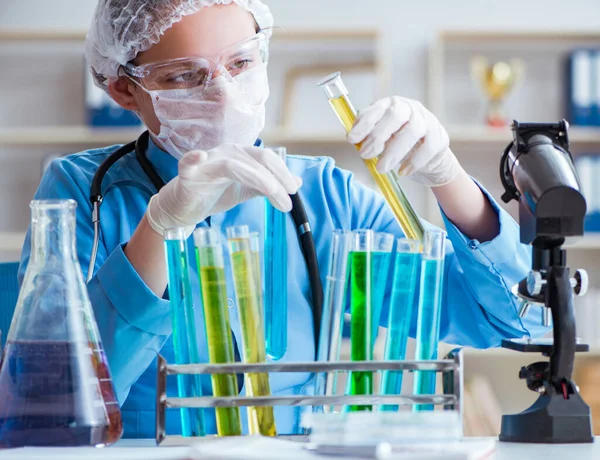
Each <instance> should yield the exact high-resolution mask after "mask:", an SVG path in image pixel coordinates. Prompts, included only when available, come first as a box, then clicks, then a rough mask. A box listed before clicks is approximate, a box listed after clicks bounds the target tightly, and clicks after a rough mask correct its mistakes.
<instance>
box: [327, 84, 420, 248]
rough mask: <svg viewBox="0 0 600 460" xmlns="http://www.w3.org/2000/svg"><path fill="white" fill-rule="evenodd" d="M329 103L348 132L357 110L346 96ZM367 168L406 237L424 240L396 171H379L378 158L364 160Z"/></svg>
mask: <svg viewBox="0 0 600 460" xmlns="http://www.w3.org/2000/svg"><path fill="white" fill-rule="evenodd" d="M329 103H330V104H331V107H333V110H334V111H335V113H336V114H337V116H338V118H339V119H340V121H341V122H342V125H344V128H345V129H346V131H347V132H350V131H351V130H352V127H353V126H354V121H355V120H356V110H354V107H352V104H351V103H350V101H349V100H348V98H347V97H346V96H341V97H338V98H336V99H330V100H329ZM360 147H361V144H357V145H356V148H357V150H360ZM364 162H365V164H366V165H367V169H368V170H369V172H370V173H371V176H372V177H373V179H374V180H375V182H376V183H377V185H378V187H379V189H380V190H381V193H382V194H383V196H384V198H385V200H386V201H387V203H388V205H389V206H390V208H391V209H392V212H393V213H394V216H395V217H396V220H397V221H398V224H400V228H401V229H402V231H403V232H404V235H405V236H406V238H410V239H412V240H419V241H423V234H424V229H423V225H422V224H421V221H420V220H419V217H418V216H417V213H416V212H415V210H414V209H413V207H412V206H411V204H410V202H409V201H408V198H406V195H405V194H404V192H403V191H402V189H401V188H400V185H399V182H398V178H397V175H396V173H394V172H391V173H387V174H380V173H378V172H377V162H378V159H377V158H372V159H370V160H364Z"/></svg>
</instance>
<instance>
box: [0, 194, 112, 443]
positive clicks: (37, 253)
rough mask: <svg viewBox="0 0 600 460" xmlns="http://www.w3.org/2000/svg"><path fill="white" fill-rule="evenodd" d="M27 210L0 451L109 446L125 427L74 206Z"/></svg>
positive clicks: (1, 376) (1, 398)
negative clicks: (83, 263)
mask: <svg viewBox="0 0 600 460" xmlns="http://www.w3.org/2000/svg"><path fill="white" fill-rule="evenodd" d="M30 206H31V215H32V228H31V258H30V260H29V264H28V266H27V271H26V273H25V278H24V280H23V284H22V286H21V292H20V294H19V300H18V302H17V307H16V310H15V314H14V316H13V320H12V323H11V326H10V330H9V332H8V336H7V341H6V346H5V348H4V352H3V355H2V364H1V366H0V447H21V446H97V447H100V446H106V445H109V444H112V443H114V442H116V441H117V440H118V439H119V438H120V437H121V434H122V431H123V424H122V420H121V412H120V410H119V405H118V403H117V400H116V397H115V391H114V388H113V384H112V380H111V377H110V373H109V370H108V365H107V362H106V356H105V354H104V350H103V348H102V344H101V343H100V336H99V332H98V327H97V325H96V320H95V318H94V315H93V312H92V306H91V303H90V300H89V297H88V294H87V288H86V285H85V283H84V281H83V275H82V272H81V268H80V266H79V262H78V260H77V255H76V250H75V208H76V206H77V204H76V203H75V202H74V201H72V200H57V201H32V202H31V205H30Z"/></svg>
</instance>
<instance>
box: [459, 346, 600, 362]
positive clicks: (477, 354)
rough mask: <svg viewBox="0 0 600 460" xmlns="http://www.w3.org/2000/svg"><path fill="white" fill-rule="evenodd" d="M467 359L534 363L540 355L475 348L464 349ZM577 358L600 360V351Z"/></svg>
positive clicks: (586, 353) (590, 352)
mask: <svg viewBox="0 0 600 460" xmlns="http://www.w3.org/2000/svg"><path fill="white" fill-rule="evenodd" d="M464 355H465V359H466V360H468V359H469V358H496V359H516V360H520V359H523V358H524V357H527V356H529V357H531V360H532V362H533V361H535V359H536V357H540V356H541V354H540V353H520V352H518V351H513V350H507V349H506V348H490V349H487V350H480V349H475V348H465V349H464ZM576 357H577V358H580V357H581V358H600V349H598V348H595V347H594V348H592V347H591V348H590V351H588V352H582V353H577V354H576Z"/></svg>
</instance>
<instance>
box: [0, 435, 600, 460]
mask: <svg viewBox="0 0 600 460" xmlns="http://www.w3.org/2000/svg"><path fill="white" fill-rule="evenodd" d="M278 452H279V451H278ZM247 454H248V455H247V456H244V457H241V456H240V457H233V456H226V457H225V456H223V457H217V456H210V458H211V459H212V458H214V459H217V458H223V459H233V458H240V459H241V458H247V459H250V458H267V457H262V455H265V454H266V455H267V456H268V452H264V451H262V452H261V453H260V454H259V455H261V454H262V455H261V456H260V457H259V456H252V455H251V454H252V453H251V452H247ZM284 455H285V454H284ZM82 458H85V459H86V460H96V459H97V460H105V459H106V460H121V459H122V460H138V459H139V460H195V459H196V458H197V459H200V458H207V457H200V456H197V457H194V456H192V448H191V447H156V445H155V441H154V440H122V441H120V442H118V443H117V444H116V445H115V446H114V447H109V448H106V449H94V448H54V449H52V448H25V449H14V450H5V451H0V460H32V459H35V460H37V459H39V460H80V459H82ZM269 458H274V457H269ZM281 458H290V460H293V457H286V456H283V457H281ZM295 458H297V459H298V460H304V459H307V460H310V459H319V458H321V459H323V458H328V457H322V456H317V455H315V454H311V453H309V452H306V455H302V456H301V457H295ZM329 458H331V457H329ZM337 458H341V457H337ZM345 458H347V459H348V460H354V459H356V460H360V458H359V457H345ZM419 458H420V459H423V458H425V457H419ZM432 458H433V457H432ZM565 458H568V459H569V460H588V459H600V439H596V442H595V443H593V444H560V445H557V444H555V445H552V444H510V443H501V442H498V443H497V444H496V449H495V453H494V454H493V455H492V456H488V457H486V460H535V459H544V460H564V459H565ZM407 459H410V457H407ZM362 460H364V457H363V459H362Z"/></svg>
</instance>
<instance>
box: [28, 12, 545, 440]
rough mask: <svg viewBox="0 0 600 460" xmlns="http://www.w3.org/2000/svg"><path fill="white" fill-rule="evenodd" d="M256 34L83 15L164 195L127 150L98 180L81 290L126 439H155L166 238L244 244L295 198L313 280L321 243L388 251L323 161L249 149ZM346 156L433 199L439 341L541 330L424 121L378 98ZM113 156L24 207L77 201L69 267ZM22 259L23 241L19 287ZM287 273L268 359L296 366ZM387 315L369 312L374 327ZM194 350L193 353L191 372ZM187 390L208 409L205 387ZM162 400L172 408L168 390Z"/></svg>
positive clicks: (309, 339)
mask: <svg viewBox="0 0 600 460" xmlns="http://www.w3.org/2000/svg"><path fill="white" fill-rule="evenodd" d="M272 26H273V17H272V16H271V13H270V11H269V8H268V7H267V6H266V5H265V4H263V3H262V2H261V1H260V0H99V2H98V6H97V9H96V12H95V16H94V19H93V22H92V25H91V28H90V31H89V34H88V37H87V43H86V55H87V59H88V62H89V64H90V66H91V71H92V72H93V75H94V78H95V79H96V82H97V84H98V85H99V86H100V87H101V88H102V89H104V90H105V91H107V92H108V94H110V96H111V97H112V98H113V99H114V100H115V101H116V102H117V103H118V104H120V105H121V106H122V107H124V108H126V109H129V110H132V111H134V112H136V113H137V114H138V115H139V117H140V118H141V119H142V120H143V122H144V124H145V125H146V127H147V128H148V129H149V131H150V133H151V140H150V143H149V146H148V149H147V152H146V153H147V159H148V160H149V162H150V163H151V165H152V167H153V168H154V170H155V171H156V172H157V173H158V175H159V176H160V178H161V179H162V181H164V183H166V186H164V187H163V188H161V189H160V191H158V192H157V189H156V187H155V186H154V185H153V182H152V181H151V180H150V179H149V178H148V176H147V174H145V172H144V170H143V169H142V167H141V166H140V162H139V161H138V160H137V159H136V155H135V154H134V153H133V152H132V153H131V154H128V155H126V156H125V157H124V158H122V159H121V160H119V161H118V162H117V163H116V164H115V165H114V166H113V167H112V168H111V169H110V170H109V171H108V173H107V176H106V177H105V179H104V190H106V189H107V188H108V187H109V186H110V192H109V193H107V194H106V196H105V198H104V205H103V208H102V211H103V212H102V217H103V220H102V224H101V239H100V248H99V251H98V258H97V262H96V265H95V267H94V275H93V278H92V279H91V281H90V282H89V284H88V289H89V295H90V298H91V301H92V304H93V307H94V311H95V315H96V319H97V321H98V326H99V328H100V332H101V336H102V341H103V343H104V348H105V350H106V354H107V356H108V361H109V364H110V368H111V370H112V375H113V379H114V384H115V388H116V391H117V395H118V398H119V401H120V402H121V404H122V410H123V419H124V424H125V436H126V437H145V438H151V437H153V436H154V423H155V418H154V404H155V399H154V398H155V382H156V361H155V360H156V356H157V353H159V352H160V353H161V354H163V355H164V356H165V357H166V358H167V360H168V361H171V362H172V361H173V360H174V357H173V347H172V343H171V339H170V334H171V320H170V315H169V302H168V300H165V291H166V286H167V273H166V263H165V259H164V249H163V232H164V231H165V229H168V228H172V227H186V228H187V229H188V230H189V231H190V232H191V231H192V230H193V229H194V228H195V227H198V226H207V225H211V226H218V227H221V228H223V229H225V228H226V227H229V226H232V225H245V224H247V225H249V226H250V227H251V228H252V229H255V230H260V229H262V225H263V223H262V221H263V215H264V214H263V213H264V201H263V200H260V199H258V200H256V199H252V198H255V197H267V198H268V199H269V200H270V202H271V203H273V205H274V206H276V207H277V208H279V209H280V210H281V211H286V212H287V211H290V209H291V207H292V204H291V201H290V198H289V194H294V193H296V192H298V191H299V190H300V195H301V196H302V199H303V200H304V203H305V207H306V210H307V214H308V218H309V221H310V222H312V225H313V229H314V238H315V246H316V250H317V254H318V261H319V265H320V266H321V267H325V268H326V266H327V260H328V255H329V249H330V242H331V235H332V232H333V230H334V229H337V228H344V229H366V228H370V229H373V230H375V231H378V232H388V233H393V234H395V235H397V236H398V237H400V236H402V232H401V230H400V228H399V226H398V224H397V223H396V221H395V219H394V216H393V214H392V212H391V210H390V209H389V208H388V207H387V205H386V203H385V202H384V200H383V198H382V197H381V196H380V195H379V194H378V193H376V192H374V191H372V190H371V189H369V188H367V187H365V186H363V185H361V184H359V183H357V182H356V181H354V180H353V178H352V174H350V173H349V172H347V171H344V170H341V169H339V168H337V167H336V166H335V164H334V162H333V160H331V159H327V158H313V157H298V156H291V157H289V158H288V160H287V166H286V164H284V163H283V162H282V161H281V160H280V159H279V158H278V157H277V156H276V155H275V154H274V153H273V152H272V151H271V150H268V149H266V148H263V147H262V145H261V141H260V140H257V139H259V135H260V133H261V131H262V129H263V126H264V122H265V102H266V100H267V98H268V96H269V85H268V80H267V56H268V52H267V51H268V43H269V38H270V28H271V27H272ZM348 141H349V142H350V143H352V144H355V143H358V142H363V147H362V150H361V152H360V153H361V155H362V157H363V158H373V157H376V156H379V155H381V157H380V161H379V166H378V168H379V170H380V171H382V172H385V171H390V170H393V169H395V170H399V169H401V171H402V173H403V174H404V175H407V176H409V177H410V178H412V179H414V180H415V181H418V182H420V183H421V184H425V185H427V186H430V187H431V188H432V190H433V193H434V194H435V196H436V197H437V200H438V201H439V204H440V206H441V209H442V210H443V213H444V220H445V223H446V227H447V231H448V238H449V240H450V241H449V243H450V244H448V250H447V256H446V264H445V267H446V276H445V280H446V281H445V282H446V284H445V286H444V295H443V312H442V320H441V338H442V339H443V340H444V341H445V342H449V343H455V344H464V345H471V346H475V347H490V346H495V345H498V344H499V342H500V341H501V339H503V338H509V337H522V336H527V335H536V334H538V333H539V332H541V330H540V329H539V328H541V326H540V327H539V328H538V326H536V325H535V324H534V323H533V322H526V321H525V320H521V319H519V317H518V314H517V305H516V302H515V299H513V297H512V295H511V293H510V291H509V287H510V286H512V285H514V284H515V283H517V282H518V281H519V280H520V279H522V278H523V277H524V276H525V274H526V272H527V271H528V269H529V267H530V257H529V253H528V250H527V248H526V247H524V246H522V245H521V244H520V243H519V229H518V226H517V224H516V223H515V222H514V221H513V220H512V219H511V218H510V216H509V215H508V214H507V213H505V212H504V211H503V210H502V209H501V208H500V207H499V206H498V205H497V204H496V203H495V202H494V200H493V199H492V198H491V197H490V196H489V194H488V193H487V192H486V191H485V190H483V189H482V188H481V186H480V185H478V184H476V183H475V182H474V181H473V180H472V179H471V178H470V177H469V176H468V175H467V174H466V172H465V171H464V170H463V169H462V168H461V166H460V165H459V163H458V161H457V159H456V157H455V156H454V154H453V153H452V150H450V148H449V140H448V135H447V133H446V131H445V130H444V128H443V127H442V126H441V125H440V124H439V122H438V121H437V119H436V118H435V117H434V116H433V115H432V114H431V113H430V112H428V111H427V110H426V109H425V108H424V107H423V106H422V105H421V104H420V103H419V102H416V101H412V100H409V99H404V98H401V97H396V96H394V97H389V98H386V99H383V100H380V101H378V102H376V103H375V104H373V105H372V106H370V107H369V108H367V109H366V110H365V111H364V112H362V114H361V115H360V117H359V119H358V120H357V122H356V124H355V126H354V130H353V131H352V132H351V133H350V134H349V136H348ZM417 144H419V145H420V146H419V147H418V148H417V149H413V147H415V146H416V145H417ZM117 149H118V146H112V147H106V148H103V149H98V150H89V151H85V152H82V153H78V154H75V155H70V156H67V157H65V158H62V159H59V160H56V161H54V162H53V163H52V165H51V166H50V168H49V169H48V171H47V172H46V174H45V176H44V178H43V180H42V182H41V184H40V187H39V189H38V191H37V193H36V199H67V198H70V199H74V200H76V201H77V203H78V208H77V225H78V227H77V239H78V241H77V247H78V254H79V260H80V263H81V266H82V267H84V268H85V267H87V266H88V263H89V261H90V254H91V249H92V242H93V241H92V240H93V225H92V221H91V213H92V207H91V205H90V201H89V194H90V186H91V182H92V178H93V177H94V174H95V173H96V170H97V168H98V167H99V165H100V164H101V163H102V161H103V160H104V159H106V158H107V156H109V155H110V154H111V153H113V152H115V151H116V150H117ZM384 150H385V152H384ZM409 152H411V153H410V155H408V153H409ZM150 197H151V198H150ZM28 248H29V237H28V240H27V241H26V243H25V249H24V251H23V256H22V264H21V275H22V274H23V273H24V270H25V268H26V266H27V262H28V260H29V249H28ZM288 263H289V266H290V272H291V273H293V274H294V278H293V279H291V280H290V282H289V285H288V290H289V298H290V299H293V302H290V304H289V325H290V326H289V331H288V350H287V353H286V355H285V357H284V361H310V360H313V359H314V355H315V350H314V342H313V323H312V314H311V306H310V301H309V297H310V289H309V281H308V277H307V272H306V267H305V264H304V262H303V257H302V253H301V250H300V247H299V245H298V244H296V243H295V241H294V244H291V245H290V247H289V261H288ZM322 273H325V270H324V269H323V270H322ZM193 279H196V280H197V279H198V277H197V276H196V277H193ZM196 283H197V281H196ZM227 283H228V292H229V293H230V297H231V298H232V299H230V303H229V304H230V307H231V310H232V313H231V315H230V316H231V327H232V332H233V335H234V337H235V341H237V343H240V325H239V322H238V315H237V312H235V311H233V310H235V309H236V308H237V307H236V305H235V303H234V302H233V298H234V296H233V285H232V280H231V279H228V280H227ZM196 288H197V289H195V294H197V295H198V298H196V299H195V301H196V305H199V304H200V298H199V293H200V290H199V288H198V287H197V286H196ZM199 316H201V315H199ZM386 316H387V313H385V312H384V314H383V316H382V324H386V322H387V319H386ZM413 318H416V315H413ZM197 321H199V322H201V321H202V318H198V319H197ZM197 330H198V331H203V330H204V325H203V324H198V325H197ZM414 330H415V325H414V324H413V328H412V331H413V332H412V333H413V334H414ZM203 336H204V334H199V337H198V341H199V347H200V353H201V357H202V359H204V360H206V361H207V360H208V358H207V350H206V343H205V338H204V337H203ZM309 380H310V375H309V374H284V375H274V376H272V378H271V388H272V391H273V393H274V394H277V395H294V394H301V393H303V392H306V391H309V389H310V388H311V387H312V385H311V384H310V383H311V382H310V381H309ZM172 383H173V384H174V382H172ZM203 390H204V391H205V394H210V391H211V388H210V380H209V379H205V380H204V388H203ZM169 391H170V393H171V394H176V390H174V389H173V388H172V387H171V389H170V390H169ZM276 417H277V418H276V421H277V428H278V432H280V433H294V432H297V431H298V428H299V421H298V417H297V411H295V410H293V409H291V408H278V409H276ZM207 419H208V429H207V431H209V432H213V433H214V432H215V431H214V430H215V427H214V419H212V420H211V417H207ZM167 432H170V433H177V432H179V433H180V432H181V431H180V426H179V416H178V413H170V414H168V417H167Z"/></svg>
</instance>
